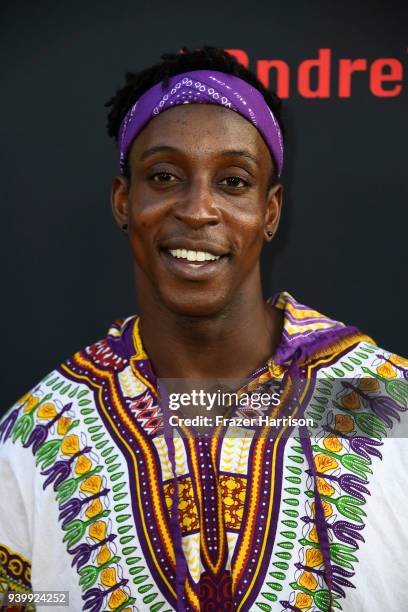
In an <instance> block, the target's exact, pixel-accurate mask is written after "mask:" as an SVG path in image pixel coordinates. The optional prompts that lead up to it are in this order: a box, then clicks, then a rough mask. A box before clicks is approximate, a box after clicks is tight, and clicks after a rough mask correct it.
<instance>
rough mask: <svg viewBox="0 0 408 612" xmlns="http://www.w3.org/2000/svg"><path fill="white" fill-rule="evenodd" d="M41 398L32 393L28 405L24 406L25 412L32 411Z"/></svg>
mask: <svg viewBox="0 0 408 612" xmlns="http://www.w3.org/2000/svg"><path fill="white" fill-rule="evenodd" d="M39 401H40V400H39V399H38V397H34V395H31V396H30V397H29V399H28V400H27V403H26V405H25V406H24V409H23V412H24V413H26V414H27V412H32V411H33V410H34V409H35V408H36V407H37V406H38V403H39Z"/></svg>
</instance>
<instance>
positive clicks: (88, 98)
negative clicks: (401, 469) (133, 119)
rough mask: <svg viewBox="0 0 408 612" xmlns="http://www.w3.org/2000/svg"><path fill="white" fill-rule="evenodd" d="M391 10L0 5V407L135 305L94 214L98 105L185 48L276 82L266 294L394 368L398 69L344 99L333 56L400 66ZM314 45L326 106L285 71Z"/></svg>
mask: <svg viewBox="0 0 408 612" xmlns="http://www.w3.org/2000/svg"><path fill="white" fill-rule="evenodd" d="M404 6H405V8H404ZM407 6H408V5H407V3H406V2H405V3H404V2H395V1H392V0H391V1H390V0H388V1H385V0H384V1H383V2H380V1H376V0H370V1H358V0H356V1H354V2H350V3H344V2H333V1H332V2H327V0H314V1H313V2H310V0H298V1H295V2H289V1H285V2H282V1H277V0H268V1H259V2H251V3H247V2H245V1H244V0H235V2H219V1H218V2H205V3H202V5H201V8H200V7H199V6H198V5H197V4H196V3H195V2H192V1H191V0H190V2H186V1H182V2H170V1H166V2H165V1H163V0H156V1H155V2H150V3H147V2H146V1H143V2H137V1H135V0H133V1H122V2H121V1H118V2H112V1H110V2H106V1H103V0H94V1H88V2H82V1H81V2H72V1H70V2H45V1H42V0H39V1H36V2H31V1H29V2H23V1H20V2H19V1H18V0H14V1H12V2H8V1H5V0H3V2H2V3H1V7H0V50H1V52H0V66H1V96H0V106H1V107H0V111H1V112H0V131H1V146H0V160H1V166H0V173H1V201H2V210H3V215H2V216H3V219H2V220H3V223H2V238H3V239H2V245H3V247H4V250H3V257H2V261H3V267H2V306H3V313H2V319H1V320H2V336H1V337H2V340H3V350H2V352H1V353H2V358H3V364H2V374H3V384H2V402H1V406H0V412H1V411H2V410H4V409H6V408H7V407H8V406H9V405H10V403H11V402H13V401H15V400H16V399H17V398H18V397H19V395H21V394H22V393H23V392H25V391H27V390H28V389H29V388H30V387H31V386H32V385H34V384H35V383H36V382H38V381H39V380H40V379H41V378H42V377H43V376H44V375H45V374H46V373H47V372H48V371H50V370H51V369H52V368H53V367H55V366H56V365H57V364H58V363H59V362H60V361H61V360H63V359H65V358H66V357H68V356H69V355H70V354H71V353H72V352H74V351H75V350H77V349H79V348H82V347H83V346H84V345H86V344H87V343H90V342H93V341H95V340H97V339H99V338H100V337H102V336H103V335H104V334H105V332H106V329H107V327H108V326H109V324H110V322H111V321H113V320H114V319H115V318H117V317H119V316H123V315H126V316H127V315H130V314H132V313H134V312H135V311H136V309H137V305H136V297H135V292H134V288H133V284H132V276H131V263H130V255H129V254H128V248H127V244H126V238H125V237H124V236H123V235H122V234H121V233H120V232H119V230H118V229H117V228H116V226H115V225H114V223H113V220H112V217H111V212H110V205H109V193H110V185H111V179H112V176H113V174H114V173H115V172H116V168H117V166H116V152H115V148H114V143H113V141H110V140H108V138H107V136H106V133H105V127H104V126H105V109H104V106H103V104H104V102H105V101H106V100H107V99H108V98H109V97H110V96H111V95H112V94H113V92H114V91H115V90H116V88H117V87H118V86H120V85H121V84H122V80H123V73H124V71H125V70H138V69H141V68H143V67H145V66H146V65H149V64H150V63H153V62H156V61H158V59H159V56H160V54H161V53H162V52H164V51H177V50H178V49H179V48H180V47H181V46H183V45H186V46H189V47H193V48H194V47H198V46H200V45H202V44H211V45H216V46H221V47H223V48H225V49H241V50H243V51H245V52H246V53H247V55H248V57H249V62H250V67H251V68H253V69H256V68H257V61H258V60H261V59H280V60H283V61H285V62H286V63H287V65H288V66H289V69H290V94H289V98H288V99H287V100H285V101H284V119H285V124H286V128H287V153H286V167H285V173H284V178H283V182H284V185H285V190H286V191H285V194H286V195H285V210H284V214H283V220H282V224H281V228H280V232H279V233H278V236H277V238H276V239H275V241H274V242H273V243H272V245H271V246H269V247H268V250H267V251H266V252H265V254H264V256H263V260H264V261H263V264H264V285H265V293H266V294H268V295H270V294H271V293H273V292H275V291H277V290H280V289H284V288H285V289H287V290H288V291H290V292H291V293H292V294H293V295H294V296H295V297H296V298H297V299H299V300H300V301H303V302H304V303H306V304H309V305H310V306H312V307H314V308H317V309H319V310H321V311H322V312H324V313H326V314H328V315H330V316H332V317H334V318H337V319H340V320H343V321H345V322H347V323H351V324H354V325H357V326H359V327H360V328H361V329H362V330H364V331H365V332H367V333H369V334H371V335H372V336H373V337H374V338H375V339H376V340H377V342H378V343H379V344H380V345H382V346H384V348H388V349H390V350H393V351H395V352H398V353H400V354H402V355H406V354H407V352H408V351H407V327H406V325H405V317H406V303H407V302H406V297H407V296H406V279H407V276H406V259H405V252H406V245H405V240H406V235H407V220H408V213H407V209H406V206H407V173H406V164H407V151H406V143H407V136H408V134H407V114H406V91H405V89H406V85H407V84H406V78H405V74H404V75H403V76H402V83H400V85H402V87H399V88H398V89H401V91H400V92H399V93H398V95H393V96H386V95H382V96H377V95H374V94H373V93H372V92H371V91H370V80H369V73H368V71H363V72H358V73H356V74H354V75H353V77H352V89H351V95H350V97H348V98H339V96H338V86H337V82H338V66H339V60H340V59H342V58H348V59H359V58H360V59H365V60H367V66H368V67H370V66H371V65H372V63H373V62H374V61H375V60H377V59H381V58H392V59H393V60H394V65H395V60H396V61H397V64H398V65H401V66H403V69H405V61H406V54H407V49H406V46H407V42H408V41H407V40H406V30H407V27H406V26H407V17H408V11H407ZM319 49H330V50H331V53H332V58H331V59H332V62H331V68H332V70H331V92H330V96H329V97H326V98H322V99H320V98H305V97H303V96H301V95H300V94H299V92H298V89H297V69H298V66H299V64H300V63H301V62H302V61H304V60H306V59H313V58H317V56H318V52H319ZM312 72H313V71H312ZM385 73H386V69H384V74H385ZM273 74H274V70H273V69H272V70H271V85H272V82H273ZM394 77H395V75H394ZM311 86H312V87H313V86H317V83H316V81H315V80H313V79H312V84H311ZM387 88H388V89H387ZM383 89H384V91H387V90H388V91H389V90H394V92H396V90H397V89H396V83H395V82H394V83H388V84H387V83H384V85H383Z"/></svg>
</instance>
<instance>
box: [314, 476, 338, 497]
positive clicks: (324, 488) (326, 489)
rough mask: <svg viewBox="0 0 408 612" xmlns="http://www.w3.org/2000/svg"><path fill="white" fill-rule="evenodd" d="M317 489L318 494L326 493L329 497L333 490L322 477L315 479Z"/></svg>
mask: <svg viewBox="0 0 408 612" xmlns="http://www.w3.org/2000/svg"><path fill="white" fill-rule="evenodd" d="M317 490H318V491H319V493H320V495H326V496H327V497H331V496H332V495H333V493H334V492H335V490H334V488H333V487H332V486H331V484H329V483H328V482H327V480H325V479H324V478H318V479H317Z"/></svg>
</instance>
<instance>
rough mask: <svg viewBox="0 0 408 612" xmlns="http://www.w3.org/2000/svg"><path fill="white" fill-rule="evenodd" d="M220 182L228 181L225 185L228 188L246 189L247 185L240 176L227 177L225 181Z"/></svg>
mask: <svg viewBox="0 0 408 612" xmlns="http://www.w3.org/2000/svg"><path fill="white" fill-rule="evenodd" d="M222 180H223V181H228V183H227V186H228V187H248V185H249V183H248V181H245V180H244V179H243V178H241V177H240V176H227V177H226V178H225V179H222ZM221 182H222V181H221ZM239 183H241V184H239Z"/></svg>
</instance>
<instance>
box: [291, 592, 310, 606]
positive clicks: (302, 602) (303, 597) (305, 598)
mask: <svg viewBox="0 0 408 612" xmlns="http://www.w3.org/2000/svg"><path fill="white" fill-rule="evenodd" d="M312 604H313V598H312V596H311V595H307V594H306V593H297V595H296V601H295V606H296V607H297V608H300V609H301V610H307V609H308V608H310V607H311V606H312Z"/></svg>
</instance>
